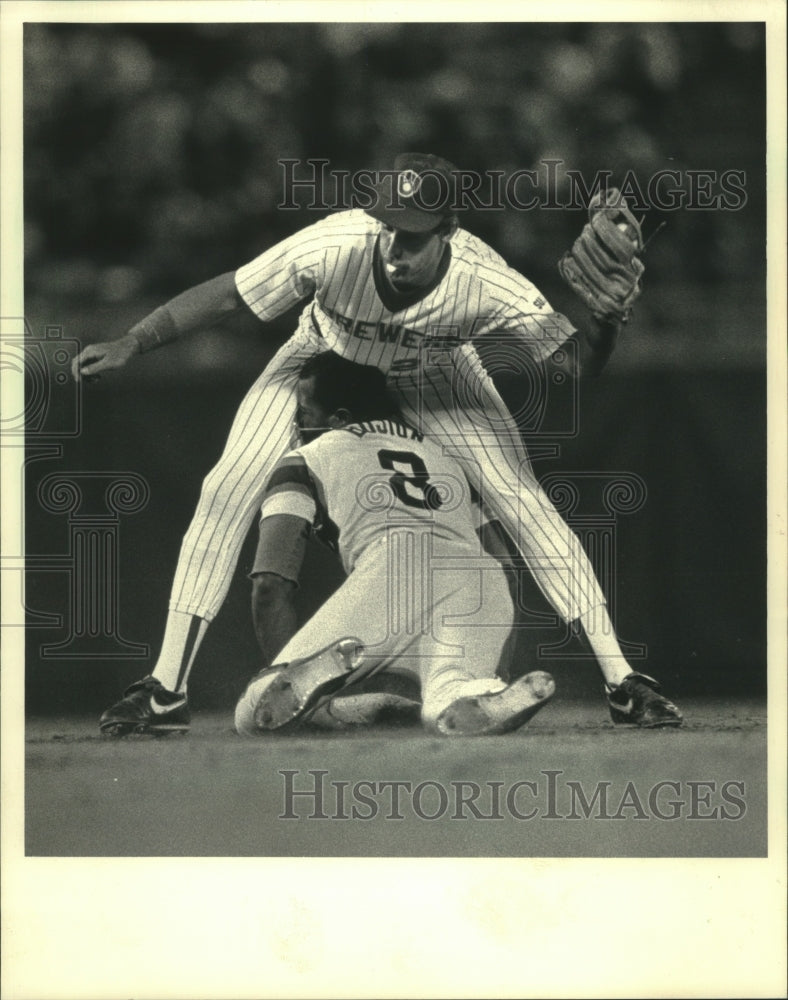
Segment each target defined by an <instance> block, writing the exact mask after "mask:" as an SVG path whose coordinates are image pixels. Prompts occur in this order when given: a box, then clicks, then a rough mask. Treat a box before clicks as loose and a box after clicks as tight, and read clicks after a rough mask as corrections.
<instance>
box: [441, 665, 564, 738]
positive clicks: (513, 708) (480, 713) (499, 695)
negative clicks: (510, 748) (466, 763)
mask: <svg viewBox="0 0 788 1000" xmlns="http://www.w3.org/2000/svg"><path fill="white" fill-rule="evenodd" d="M554 694H555V681H554V680H553V678H552V677H551V676H550V674H548V673H546V672H545V671H544V670H534V671H533V672H532V673H530V674H525V676H524V677H520V678H518V679H517V680H516V681H513V682H512V683H511V684H509V685H508V686H507V687H505V688H503V689H502V690H500V691H493V692H490V693H489V694H477V695H473V696H471V697H467V698H458V699H457V700H456V701H453V702H452V703H451V704H450V705H448V706H447V707H446V708H444V709H443V711H442V712H441V713H440V714H439V715H438V717H437V718H436V720H435V723H434V727H435V729H436V730H437V731H438V732H439V733H442V734H443V735H444V736H491V735H494V734H496V733H508V732H511V730H512V729H517V728H518V727H519V726H522V725H523V724H524V723H526V722H527V721H528V720H529V719H531V718H533V716H534V715H536V713H537V712H538V711H539V709H540V708H542V706H543V705H546V704H547V702H548V701H550V699H551V698H552V697H553V695H554Z"/></svg>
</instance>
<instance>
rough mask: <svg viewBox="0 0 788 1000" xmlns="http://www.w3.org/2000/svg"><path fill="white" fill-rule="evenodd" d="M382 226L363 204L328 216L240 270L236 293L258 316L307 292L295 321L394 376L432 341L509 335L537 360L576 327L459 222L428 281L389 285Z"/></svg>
mask: <svg viewBox="0 0 788 1000" xmlns="http://www.w3.org/2000/svg"><path fill="white" fill-rule="evenodd" d="M380 229H381V225H380V223H379V222H377V221H376V220H375V219H373V218H371V217H370V216H369V215H367V214H366V213H365V212H363V211H361V210H360V209H356V210H352V211H348V212H339V213H337V214H336V215H332V216H329V217H328V218H326V219H323V220H321V221H320V222H317V223H315V224H314V225H312V226H309V227H307V228H306V229H303V230H301V231H300V232H298V233H296V234H295V235H294V236H291V237H290V238H289V239H287V240H284V241H283V242H282V243H278V244H277V245H276V246H275V247H272V248H271V249H270V250H268V251H266V252H265V253H263V254H261V255H260V256H259V257H257V258H256V259H255V260H253V261H251V262H250V263H249V264H246V265H245V266H244V267H242V268H240V269H239V270H238V272H237V274H236V284H237V287H238V291H239V292H240V294H241V296H242V297H243V299H244V301H245V302H246V304H247V305H248V306H249V308H250V309H252V311H253V312H254V313H255V314H256V315H257V316H258V317H259V318H260V319H262V320H271V319H274V318H275V317H276V316H278V315H279V314H280V313H282V312H284V311H285V310H286V309H288V308H289V307H291V306H292V305H294V304H295V303H296V302H299V301H301V300H302V299H304V298H306V297H307V296H311V295H314V301H313V302H312V303H311V304H310V305H309V306H308V307H307V309H306V310H305V311H304V313H303V314H302V319H301V322H302V323H308V322H311V323H313V324H314V327H315V329H316V330H317V332H318V333H319V334H320V336H321V337H322V338H323V340H324V341H325V344H326V346H327V347H328V348H330V349H331V350H332V351H335V352H336V353H337V354H341V355H342V356H343V357H345V358H348V359H349V360H350V361H356V362H358V363H359V364H362V365H374V366H375V367H376V368H380V369H381V371H384V372H386V373H387V374H391V375H397V374H400V373H407V372H412V371H414V370H415V369H417V368H419V367H422V366H425V365H429V362H430V357H431V355H432V352H431V350H430V349H431V348H435V349H440V350H442V351H444V352H445V349H446V348H447V347H448V348H451V347H455V346H457V345H459V344H462V343H467V342H468V341H470V340H471V339H473V338H475V337H478V336H483V335H484V334H486V333H491V332H495V333H514V334H516V335H517V336H518V337H519V338H520V339H521V341H522V343H524V345H525V346H526V347H527V349H528V350H529V351H530V353H531V354H532V356H533V357H534V358H535V359H536V360H539V361H541V360H543V359H545V358H547V357H548V356H549V355H550V354H552V353H553V352H554V351H555V350H556V349H557V348H558V347H560V346H561V344H562V343H563V342H564V341H565V340H566V339H567V338H568V337H570V336H571V335H572V334H573V333H574V327H573V326H572V325H571V323H570V322H569V321H568V320H567V319H566V317H564V316H562V315H560V314H559V313H554V312H553V311H552V310H551V308H550V306H549V304H548V303H547V301H546V300H545V299H544V297H543V296H542V295H541V294H540V293H539V290H538V289H537V288H535V287H534V285H532V284H531V283H530V282H529V281H527V280H526V279H525V278H524V277H523V276H522V275H520V274H518V273H517V272H516V271H514V270H513V269H512V268H510V267H508V266H507V264H506V263H505V261H504V260H503V258H501V257H500V256H499V255H498V254H497V253H495V252H494V251H493V250H492V249H491V248H490V247H488V246H487V244H485V243H483V242H482V241H481V240H480V239H478V238H477V237H475V236H472V235H471V234H470V233H468V232H466V231H464V230H462V229H460V230H458V231H457V232H456V233H455V235H454V237H453V238H452V240H451V242H450V243H449V244H447V247H446V251H445V253H444V258H443V260H442V262H441V266H440V268H439V269H438V273H437V274H436V277H435V280H434V281H433V283H432V285H431V286H429V287H428V288H427V289H421V288H420V289H417V290H415V291H414V292H409V293H408V294H401V293H398V292H395V291H393V290H392V289H391V287H390V286H389V285H388V284H387V282H386V280H385V277H384V275H383V272H382V263H381V260H380V256H379V254H378V252H377V240H378V234H379V233H380Z"/></svg>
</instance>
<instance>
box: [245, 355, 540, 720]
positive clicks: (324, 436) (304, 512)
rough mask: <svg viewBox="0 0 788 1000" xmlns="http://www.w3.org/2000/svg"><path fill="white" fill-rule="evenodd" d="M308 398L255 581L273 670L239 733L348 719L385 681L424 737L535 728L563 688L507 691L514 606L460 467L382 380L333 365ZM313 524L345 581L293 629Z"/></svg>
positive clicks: (265, 512) (267, 511)
mask: <svg viewBox="0 0 788 1000" xmlns="http://www.w3.org/2000/svg"><path fill="white" fill-rule="evenodd" d="M297 396H298V404H299V405H298V426H299V428H300V429H301V438H302V440H303V441H304V442H305V444H304V445H303V446H301V447H299V448H297V449H295V450H293V451H290V452H288V454H287V455H286V456H285V457H284V458H282V459H280V461H279V462H278V463H277V465H276V466H275V468H274V471H273V473H272V475H271V477H270V479H269V480H268V485H267V488H266V493H265V496H264V499H263V507H262V519H261V522H260V537H259V543H258V550H257V556H256V559H255V565H254V569H253V574H254V575H255V577H256V578H258V577H259V578H260V579H261V580H263V581H265V594H266V598H265V601H264V602H260V606H259V607H258V615H259V620H258V625H259V626H260V627H261V628H262V629H263V630H264V632H265V633H266V635H267V636H268V637H269V641H270V642H272V643H273V645H274V647H275V654H274V655H273V656H272V660H273V662H274V666H272V667H271V668H269V669H265V670H262V671H261V672H260V673H259V674H258V675H257V676H256V677H255V678H253V679H252V681H251V682H250V684H249V685H248V687H247V689H246V691H245V692H244V695H243V697H242V698H241V700H240V701H239V703H238V706H237V708H236V713H235V725H236V729H237V731H238V732H239V733H240V734H241V735H243V736H256V735H258V734H259V733H261V732H266V731H269V730H273V729H281V728H283V727H286V726H289V725H290V724H292V723H293V722H295V721H299V720H301V719H304V718H307V719H313V718H316V717H317V716H319V715H320V714H321V713H322V714H325V715H328V717H329V718H333V719H337V718H340V719H341V718H346V717H347V703H348V700H349V699H354V700H355V702H356V703H357V705H359V706H360V704H361V703H362V702H365V701H366V702H370V701H371V702H372V705H373V706H374V705H375V704H376V700H375V699H376V695H377V696H379V695H380V693H381V691H380V688H381V687H386V686H385V685H382V684H381V682H382V681H383V680H384V679H390V680H401V682H402V683H403V684H407V681H410V682H411V685H414V686H415V687H416V691H417V694H416V705H419V704H420V708H421V717H422V720H423V722H424V724H425V725H426V726H427V727H428V728H430V729H432V730H434V731H437V732H439V733H443V734H445V735H447V736H458V735H482V734H486V733H502V732H508V731H510V730H511V729H515V728H517V727H518V726H520V725H522V724H523V723H524V722H525V721H527V719H529V718H531V717H532V716H533V715H534V713H535V712H536V711H538V710H539V709H540V708H541V707H542V706H543V705H544V704H545V703H546V702H547V701H548V700H549V699H550V697H552V694H553V691H554V690H555V685H554V683H553V680H552V678H551V677H550V675H549V674H547V673H545V672H544V671H541V670H537V671H533V672H532V673H529V674H527V675H526V676H524V677H521V678H519V679H518V680H516V681H514V682H513V683H512V684H506V683H504V682H503V681H502V680H500V679H499V678H498V677H496V669H497V667H498V660H499V657H500V654H501V650H502V648H503V644H504V642H505V640H506V637H507V634H508V632H509V629H510V627H511V623H512V611H513V609H512V602H511V599H510V597H509V589H508V584H507V582H506V577H505V575H504V573H503V570H502V569H501V567H500V565H499V563H498V562H497V561H496V560H495V559H493V558H492V557H491V556H488V555H484V554H482V553H481V552H480V547H479V539H478V536H477V534H476V529H475V518H474V514H473V510H472V504H471V490H470V488H469V484H468V482H467V480H466V479H465V476H464V474H463V471H462V469H461V468H460V466H459V464H458V463H457V462H456V461H455V459H453V458H451V457H450V456H449V455H447V454H446V453H445V451H444V449H443V448H442V447H441V446H440V445H439V444H437V443H436V442H433V441H430V440H429V439H428V438H425V437H424V436H423V435H422V434H420V433H419V432H418V431H417V430H416V429H415V428H412V427H409V426H408V425H407V424H406V423H405V422H404V421H403V420H402V417H401V415H400V413H399V411H398V407H397V406H396V404H395V403H394V402H393V400H392V399H391V398H390V396H389V393H388V392H387V390H386V379H385V375H384V374H383V373H382V372H381V371H380V370H379V369H377V368H373V367H370V366H368V365H358V364H356V363H355V362H353V361H347V360H346V359H345V358H342V357H340V356H339V355H337V354H334V353H333V352H332V351H324V352H323V353H321V354H318V355H315V357H313V358H311V359H310V360H309V361H307V363H306V364H305V365H304V367H303V368H302V370H301V375H300V378H299V381H298V386H297ZM313 525H317V526H318V530H319V531H321V532H322V533H323V534H324V535H327V536H328V537H329V538H331V539H335V540H336V545H337V547H338V549H339V552H340V555H341V557H342V563H343V565H344V568H345V570H346V572H347V580H346V581H345V583H344V584H343V585H342V586H341V587H340V588H339V589H338V590H337V591H336V593H334V595H333V596H332V597H331V598H329V600H328V601H326V603H325V604H324V605H323V606H322V607H321V608H320V609H319V611H318V612H317V613H316V614H315V615H314V616H313V617H312V618H310V619H309V621H308V622H307V623H306V624H305V625H304V626H303V627H302V628H301V629H299V630H296V613H295V610H294V607H293V603H292V601H293V594H294V592H295V587H296V584H297V583H298V577H299V573H300V569H301V564H302V561H303V557H304V551H305V548H306V539H307V535H308V532H309V530H310V528H311V527H312V526H313ZM384 673H385V677H384ZM387 687H388V690H391V685H388V686H387ZM371 688H372V691H370V689H371ZM375 688H377V689H378V690H375ZM335 691H337V692H338V693H337V694H336V696H333V695H334V693H335ZM356 691H361V692H362V693H361V694H355V692H356ZM364 692H369V693H364ZM332 696H333V697H332Z"/></svg>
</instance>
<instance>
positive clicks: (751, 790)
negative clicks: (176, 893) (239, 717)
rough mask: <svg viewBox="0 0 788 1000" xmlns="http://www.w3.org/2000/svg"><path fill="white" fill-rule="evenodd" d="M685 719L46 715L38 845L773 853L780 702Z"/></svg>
mask: <svg viewBox="0 0 788 1000" xmlns="http://www.w3.org/2000/svg"><path fill="white" fill-rule="evenodd" d="M682 707H683V709H684V711H685V715H686V720H687V721H686V723H685V726H684V727H683V728H682V729H680V730H675V731H671V730H657V731H646V732H643V731H635V730H620V729H614V728H613V726H612V724H611V723H610V722H609V721H608V720H607V718H606V715H605V712H604V707H603V706H602V705H600V704H588V703H567V702H560V703H556V704H553V705H550V706H548V707H547V708H546V709H545V710H544V711H543V712H542V713H541V714H540V715H539V716H537V718H536V719H534V720H533V721H532V722H531V723H530V725H529V726H527V727H526V728H524V729H522V730H520V731H519V732H517V733H514V734H512V735H509V736H505V737H495V738H482V739H476V740H467V739H466V740H448V739H439V738H436V737H431V736H427V735H425V734H424V733H423V731H422V730H421V729H420V728H419V727H415V728H408V729H397V730H394V729H378V730H375V731H367V732H363V733H361V732H356V733H349V734H337V735H333V734H332V735H328V734H314V735H313V734H304V733H301V734H294V735H290V736H280V737H277V738H271V739H265V740H260V741H259V742H249V741H242V740H241V739H239V738H238V737H237V736H236V735H235V734H234V732H233V731H232V728H231V727H232V721H231V716H230V714H229V713H226V714H221V715H219V714H211V713H200V714H198V715H197V716H196V718H195V720H194V722H193V725H192V731H191V733H190V734H189V735H188V736H185V737H169V738H165V739H152V738H145V737H137V738H131V739H125V740H107V739H102V738H101V737H99V736H98V732H97V728H96V720H95V719H94V718H68V719H62V718H38V719H33V720H31V721H30V723H29V725H28V729H27V746H26V853H27V854H28V856H87V857H104V856H106V857H119V856H126V857H128V856H138V857H146V856H150V857H159V856H161V857H165V856H177V857H213V856H215V857H280V856H295V857H300V856H303V857H308V856H326V857H346V856H379V857H394V856H411V857H413V856H417V857H418V856H421V857H439V856H442V857H720V856H726V857H758V856H763V855H765V853H766V846H767V845H766V708H765V704H764V703H763V702H762V701H736V702H734V701H692V702H688V703H685V704H684V705H683V706H682Z"/></svg>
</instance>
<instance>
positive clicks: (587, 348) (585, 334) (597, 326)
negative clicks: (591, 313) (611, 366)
mask: <svg viewBox="0 0 788 1000" xmlns="http://www.w3.org/2000/svg"><path fill="white" fill-rule="evenodd" d="M620 333H621V324H620V323H618V322H616V321H615V320H609V321H608V320H600V319H595V320H593V321H592V322H591V323H590V324H589V325H588V327H586V328H585V329H582V330H580V331H579V332H578V335H577V341H578V344H579V345H580V352H579V359H578V372H577V374H578V375H579V376H580V377H581V378H587V377H589V376H590V377H592V378H595V377H596V376H597V375H601V373H602V372H603V370H604V368H605V366H606V365H607V363H608V361H609V360H610V355H611V354H612V353H613V351H614V350H615V346H616V341H617V340H618V335H619V334H620Z"/></svg>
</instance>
